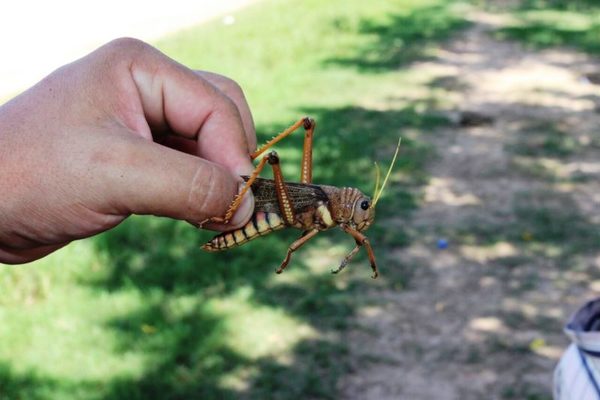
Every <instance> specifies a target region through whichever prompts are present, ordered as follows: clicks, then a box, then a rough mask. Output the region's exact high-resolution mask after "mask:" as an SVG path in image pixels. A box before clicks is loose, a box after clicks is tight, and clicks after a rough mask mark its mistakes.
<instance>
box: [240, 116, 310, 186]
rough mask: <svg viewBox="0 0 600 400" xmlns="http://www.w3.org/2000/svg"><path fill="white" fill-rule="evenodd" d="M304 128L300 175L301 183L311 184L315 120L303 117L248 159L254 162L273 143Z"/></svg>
mask: <svg viewBox="0 0 600 400" xmlns="http://www.w3.org/2000/svg"><path fill="white" fill-rule="evenodd" d="M301 126H302V127H304V146H303V149H302V168H301V175H300V182H301V183H311V182H312V146H313V132H314V130H315V127H316V123H315V120H314V119H312V118H309V117H304V118H302V119H299V120H298V121H296V122H295V123H294V124H293V125H292V126H290V127H289V128H287V129H286V130H284V131H283V132H281V133H280V134H278V135H277V136H275V137H274V138H273V139H271V140H269V141H268V142H267V143H265V144H264V145H263V146H262V147H261V148H259V149H258V150H256V151H255V152H254V153H252V154H251V156H250V157H252V159H253V160H254V159H255V158H256V157H258V156H259V155H261V154H262V153H264V152H265V151H267V150H268V149H269V148H271V147H272V146H273V145H274V144H275V143H277V142H279V141H281V140H282V139H284V138H285V137H287V136H289V135H291V134H292V133H293V132H295V131H296V130H297V129H298V128H300V127H301Z"/></svg>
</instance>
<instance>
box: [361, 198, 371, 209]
mask: <svg viewBox="0 0 600 400" xmlns="http://www.w3.org/2000/svg"><path fill="white" fill-rule="evenodd" d="M369 206H370V204H369V200H363V201H362V203H360V208H362V209H363V210H368V209H369Z"/></svg>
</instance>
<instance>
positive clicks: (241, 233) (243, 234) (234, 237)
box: [202, 211, 285, 251]
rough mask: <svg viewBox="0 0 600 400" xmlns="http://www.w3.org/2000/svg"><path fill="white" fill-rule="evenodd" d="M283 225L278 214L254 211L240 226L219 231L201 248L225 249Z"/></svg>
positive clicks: (211, 249)
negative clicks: (245, 222) (243, 224)
mask: <svg viewBox="0 0 600 400" xmlns="http://www.w3.org/2000/svg"><path fill="white" fill-rule="evenodd" d="M284 227H285V225H284V223H283V220H282V219H281V217H280V216H279V215H278V214H275V213H268V212H262V211H259V212H256V213H254V215H252V218H250V221H248V223H247V224H246V225H245V226H243V227H242V228H240V229H236V230H234V231H229V232H223V233H220V234H218V235H217V236H215V237H214V238H212V239H211V240H210V241H209V242H208V243H206V244H205V245H203V246H202V248H203V249H204V250H207V251H220V250H227V249H230V248H232V247H235V246H240V245H242V244H244V243H246V242H249V241H250V240H252V239H254V238H257V237H259V236H264V235H266V234H268V233H271V232H273V231H276V230H278V229H281V228H284Z"/></svg>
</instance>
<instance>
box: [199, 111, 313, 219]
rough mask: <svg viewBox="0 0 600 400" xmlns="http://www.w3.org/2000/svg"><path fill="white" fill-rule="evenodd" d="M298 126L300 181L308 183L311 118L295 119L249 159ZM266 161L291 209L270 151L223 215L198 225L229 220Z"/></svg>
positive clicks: (310, 151) (310, 175)
mask: <svg viewBox="0 0 600 400" xmlns="http://www.w3.org/2000/svg"><path fill="white" fill-rule="evenodd" d="M300 126H304V129H305V131H306V134H305V137H304V149H303V154H302V177H301V181H302V182H303V183H310V182H311V180H312V135H313V131H314V129H315V121H314V120H313V119H312V118H308V117H304V118H302V119H299V120H298V121H296V123H294V124H293V125H292V126H290V127H289V128H287V129H286V130H284V131H283V132H281V133H280V134H278V135H277V136H275V137H274V138H273V139H271V140H269V141H268V142H267V143H266V144H265V145H263V146H262V147H261V148H259V149H258V150H256V151H255V152H254V153H252V154H251V155H250V157H251V159H252V160H255V159H256V158H257V157H258V156H259V155H261V154H262V153H264V152H265V151H267V150H268V149H269V148H270V147H272V146H273V145H274V144H275V143H277V142H279V141H280V140H282V139H284V138H285V137H287V136H289V135H291V134H292V133H293V132H294V131H296V130H297V129H298V128H299V127H300ZM273 154H274V156H273ZM273 160H276V161H275V162H272V161H273ZM267 161H269V163H270V164H271V165H273V174H274V178H275V182H276V183H277V180H279V181H280V186H282V187H283V189H282V190H278V192H277V193H278V196H279V195H280V193H281V194H282V195H283V197H284V198H287V199H288V200H287V204H289V205H290V210H293V208H292V207H291V202H290V200H289V195H287V190H285V185H281V183H282V182H284V180H283V176H282V174H281V170H280V168H279V157H278V156H277V153H275V152H271V153H270V154H268V155H266V156H265V157H263V158H262V159H261V160H260V162H259V163H258V165H257V166H256V168H255V169H254V171H253V172H252V175H250V177H249V178H248V180H247V181H246V184H245V185H244V187H243V188H242V190H241V191H240V192H239V193H238V194H237V196H235V197H234V199H233V201H232V202H231V204H230V205H229V208H228V209H227V211H226V212H225V215H224V216H222V217H211V218H207V219H206V220H204V221H202V222H201V223H200V225H199V226H200V227H202V225H204V224H205V223H207V222H216V223H224V224H226V223H228V222H229V221H230V220H231V218H232V217H233V214H235V212H236V211H237V209H238V208H239V207H240V204H242V199H243V198H244V195H245V194H246V193H247V192H248V190H250V187H251V186H252V184H253V183H254V181H255V180H256V178H258V176H259V175H260V173H261V172H262V170H263V168H264V167H265V164H266V163H267ZM277 169H279V172H278V173H277V171H276V170H277ZM279 204H280V206H281V205H282V204H284V202H282V201H280V203H279ZM282 211H283V210H282ZM285 217H286V215H285V214H284V219H285ZM287 217H289V213H288V215H287ZM289 220H291V218H288V219H287V220H286V222H287V221H289Z"/></svg>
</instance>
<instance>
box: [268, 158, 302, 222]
mask: <svg viewBox="0 0 600 400" xmlns="http://www.w3.org/2000/svg"><path fill="white" fill-rule="evenodd" d="M267 158H268V160H269V164H270V165H271V167H272V168H273V181H274V182H275V193H277V203H279V211H280V212H281V217H282V218H283V221H284V222H285V224H286V225H288V226H289V225H293V224H294V220H295V219H296V216H295V214H294V205H293V203H292V199H291V198H290V194H289V193H288V188H287V185H286V184H285V179H283V174H282V172H281V166H280V165H279V156H278V155H277V152H275V151H272V152H270V153H269V155H268V156H267Z"/></svg>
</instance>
